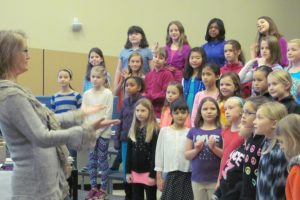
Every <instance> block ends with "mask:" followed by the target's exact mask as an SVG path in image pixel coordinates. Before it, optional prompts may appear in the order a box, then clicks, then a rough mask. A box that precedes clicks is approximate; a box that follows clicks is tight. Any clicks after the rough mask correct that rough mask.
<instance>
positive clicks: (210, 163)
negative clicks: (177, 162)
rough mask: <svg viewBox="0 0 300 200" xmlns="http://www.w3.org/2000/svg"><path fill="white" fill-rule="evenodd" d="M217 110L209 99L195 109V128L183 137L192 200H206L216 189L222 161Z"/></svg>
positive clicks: (215, 102) (218, 111)
mask: <svg viewBox="0 0 300 200" xmlns="http://www.w3.org/2000/svg"><path fill="white" fill-rule="evenodd" d="M221 148H222V137H221V122H220V108H219V106H218V103H217V101H216V100H215V99H214V98H212V97H205V98H204V99H203V100H202V101H201V103H200V106H199V109H198V112H197V117H196V120H195V128H192V129H190V131H189V132H188V135H187V141H186V152H185V157H186V159H188V160H191V164H192V188H193V193H194V199H195V200H200V199H207V200H208V199H210V197H211V196H212V194H213V193H214V189H215V187H216V183H217V179H218V173H219V167H220V161H221V159H220V158H221V157H222V149H221Z"/></svg>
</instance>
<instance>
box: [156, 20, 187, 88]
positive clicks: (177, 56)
mask: <svg viewBox="0 0 300 200" xmlns="http://www.w3.org/2000/svg"><path fill="white" fill-rule="evenodd" d="M157 48H158V43H157V44H156V46H155V47H154V49H157ZM165 48H166V51H167V53H168V59H167V63H166V64H167V65H169V69H171V70H172V71H173V73H174V77H175V80H177V81H179V82H180V81H181V79H182V72H183V69H184V66H185V63H186V61H187V60H188V54H189V52H190V49H191V47H190V45H189V42H188V40H187V37H186V35H185V32H184V27H183V25H182V24H181V22H179V21H171V22H170V23H169V25H168V28H167V37H166V46H165Z"/></svg>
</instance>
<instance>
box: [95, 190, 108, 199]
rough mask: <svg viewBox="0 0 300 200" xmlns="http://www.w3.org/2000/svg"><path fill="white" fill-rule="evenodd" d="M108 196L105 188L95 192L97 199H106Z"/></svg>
mask: <svg viewBox="0 0 300 200" xmlns="http://www.w3.org/2000/svg"><path fill="white" fill-rule="evenodd" d="M107 197H108V195H107V193H106V192H105V191H104V190H102V189H100V190H99V191H98V192H97V193H96V194H95V196H94V199H95V200H106V199H107Z"/></svg>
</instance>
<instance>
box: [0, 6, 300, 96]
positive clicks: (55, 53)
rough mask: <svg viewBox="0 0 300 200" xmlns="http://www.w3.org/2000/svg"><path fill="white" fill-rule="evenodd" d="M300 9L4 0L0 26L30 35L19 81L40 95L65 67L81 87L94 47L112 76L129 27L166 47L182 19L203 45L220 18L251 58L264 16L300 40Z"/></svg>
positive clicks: (50, 87)
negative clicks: (169, 31)
mask: <svg viewBox="0 0 300 200" xmlns="http://www.w3.org/2000/svg"><path fill="white" fill-rule="evenodd" d="M299 7H300V1H299V0H216V1H211V0H200V1H199V0H186V1H183V0H172V1H170V0H165V1H163V0H152V1H146V0H144V1H143V0H127V1H123V0H111V1H107V0H106V1H105V0H86V1H84V0H63V1H58V0H54V1H41V0H27V1H19V0H1V1H0V19H1V20H0V29H22V30H24V31H25V32H26V33H27V34H28V36H29V46H30V47H31V49H33V50H31V57H32V58H31V61H30V62H31V63H30V64H31V68H30V71H29V72H28V73H26V74H24V75H23V76H20V80H19V81H20V82H21V83H22V84H25V85H26V86H28V87H29V88H32V90H33V92H34V94H36V95H41V94H45V95H48V94H52V93H54V92H55V91H56V90H58V87H57V86H58V85H57V84H56V74H57V70H58V69H59V68H61V67H65V66H70V67H71V68H72V69H74V70H75V71H74V86H75V89H76V90H78V91H81V87H82V85H81V84H82V77H83V76H84V71H85V66H86V62H87V57H86V56H87V53H88V51H89V49H90V48H91V47H95V46H97V47H100V48H101V49H102V50H103V52H104V54H105V56H106V57H108V58H109V60H110V61H109V64H108V65H107V66H108V70H109V71H110V73H111V74H112V75H113V74H114V73H113V72H114V71H115V66H116V62H117V57H118V55H119V52H120V50H121V49H122V48H123V46H124V43H125V41H126V32H127V29H128V27H129V26H130V25H140V26H141V27H142V28H143V29H144V31H145V32H146V35H147V38H148V41H149V44H150V46H152V45H153V44H154V42H156V41H158V42H159V43H160V44H161V45H163V44H164V42H165V37H166V26H167V24H168V23H169V22H170V21H171V20H180V21H181V22H182V23H183V25H184V27H185V30H186V34H187V36H188V40H189V42H190V44H191V46H198V45H200V44H203V43H204V35H205V30H206V26H207V23H208V21H209V20H210V19H211V18H213V17H219V18H221V19H223V21H224V23H225V27H226V38H227V39H231V38H232V39H237V40H239V41H240V42H241V44H242V48H243V50H244V53H245V55H246V57H249V46H250V44H251V43H252V42H253V41H254V40H255V37H256V20H257V18H258V17H259V16H262V15H268V16H270V17H272V18H273V19H274V20H275V22H276V23H277V25H278V27H279V30H280V32H281V33H282V34H283V35H285V37H286V38H287V39H292V38H300V28H299V26H297V23H296V19H299V18H300V12H298V10H299ZM74 17H78V19H79V21H80V22H81V23H82V24H83V29H82V31H81V32H79V33H74V32H72V31H71V24H72V20H73V18H74ZM43 52H44V54H43ZM41 70H44V71H41ZM40 74H41V75H40ZM43 74H44V85H43V79H42V78H43ZM33 77H34V79H35V80H34V81H33ZM37 85H39V87H37ZM41 85H42V86H43V87H42V88H41V87H40V86H41Z"/></svg>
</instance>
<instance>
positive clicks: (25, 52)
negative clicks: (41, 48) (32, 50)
mask: <svg viewBox="0 0 300 200" xmlns="http://www.w3.org/2000/svg"><path fill="white" fill-rule="evenodd" d="M21 52H23V53H24V54H25V55H28V53H29V49H23V50H21Z"/></svg>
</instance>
